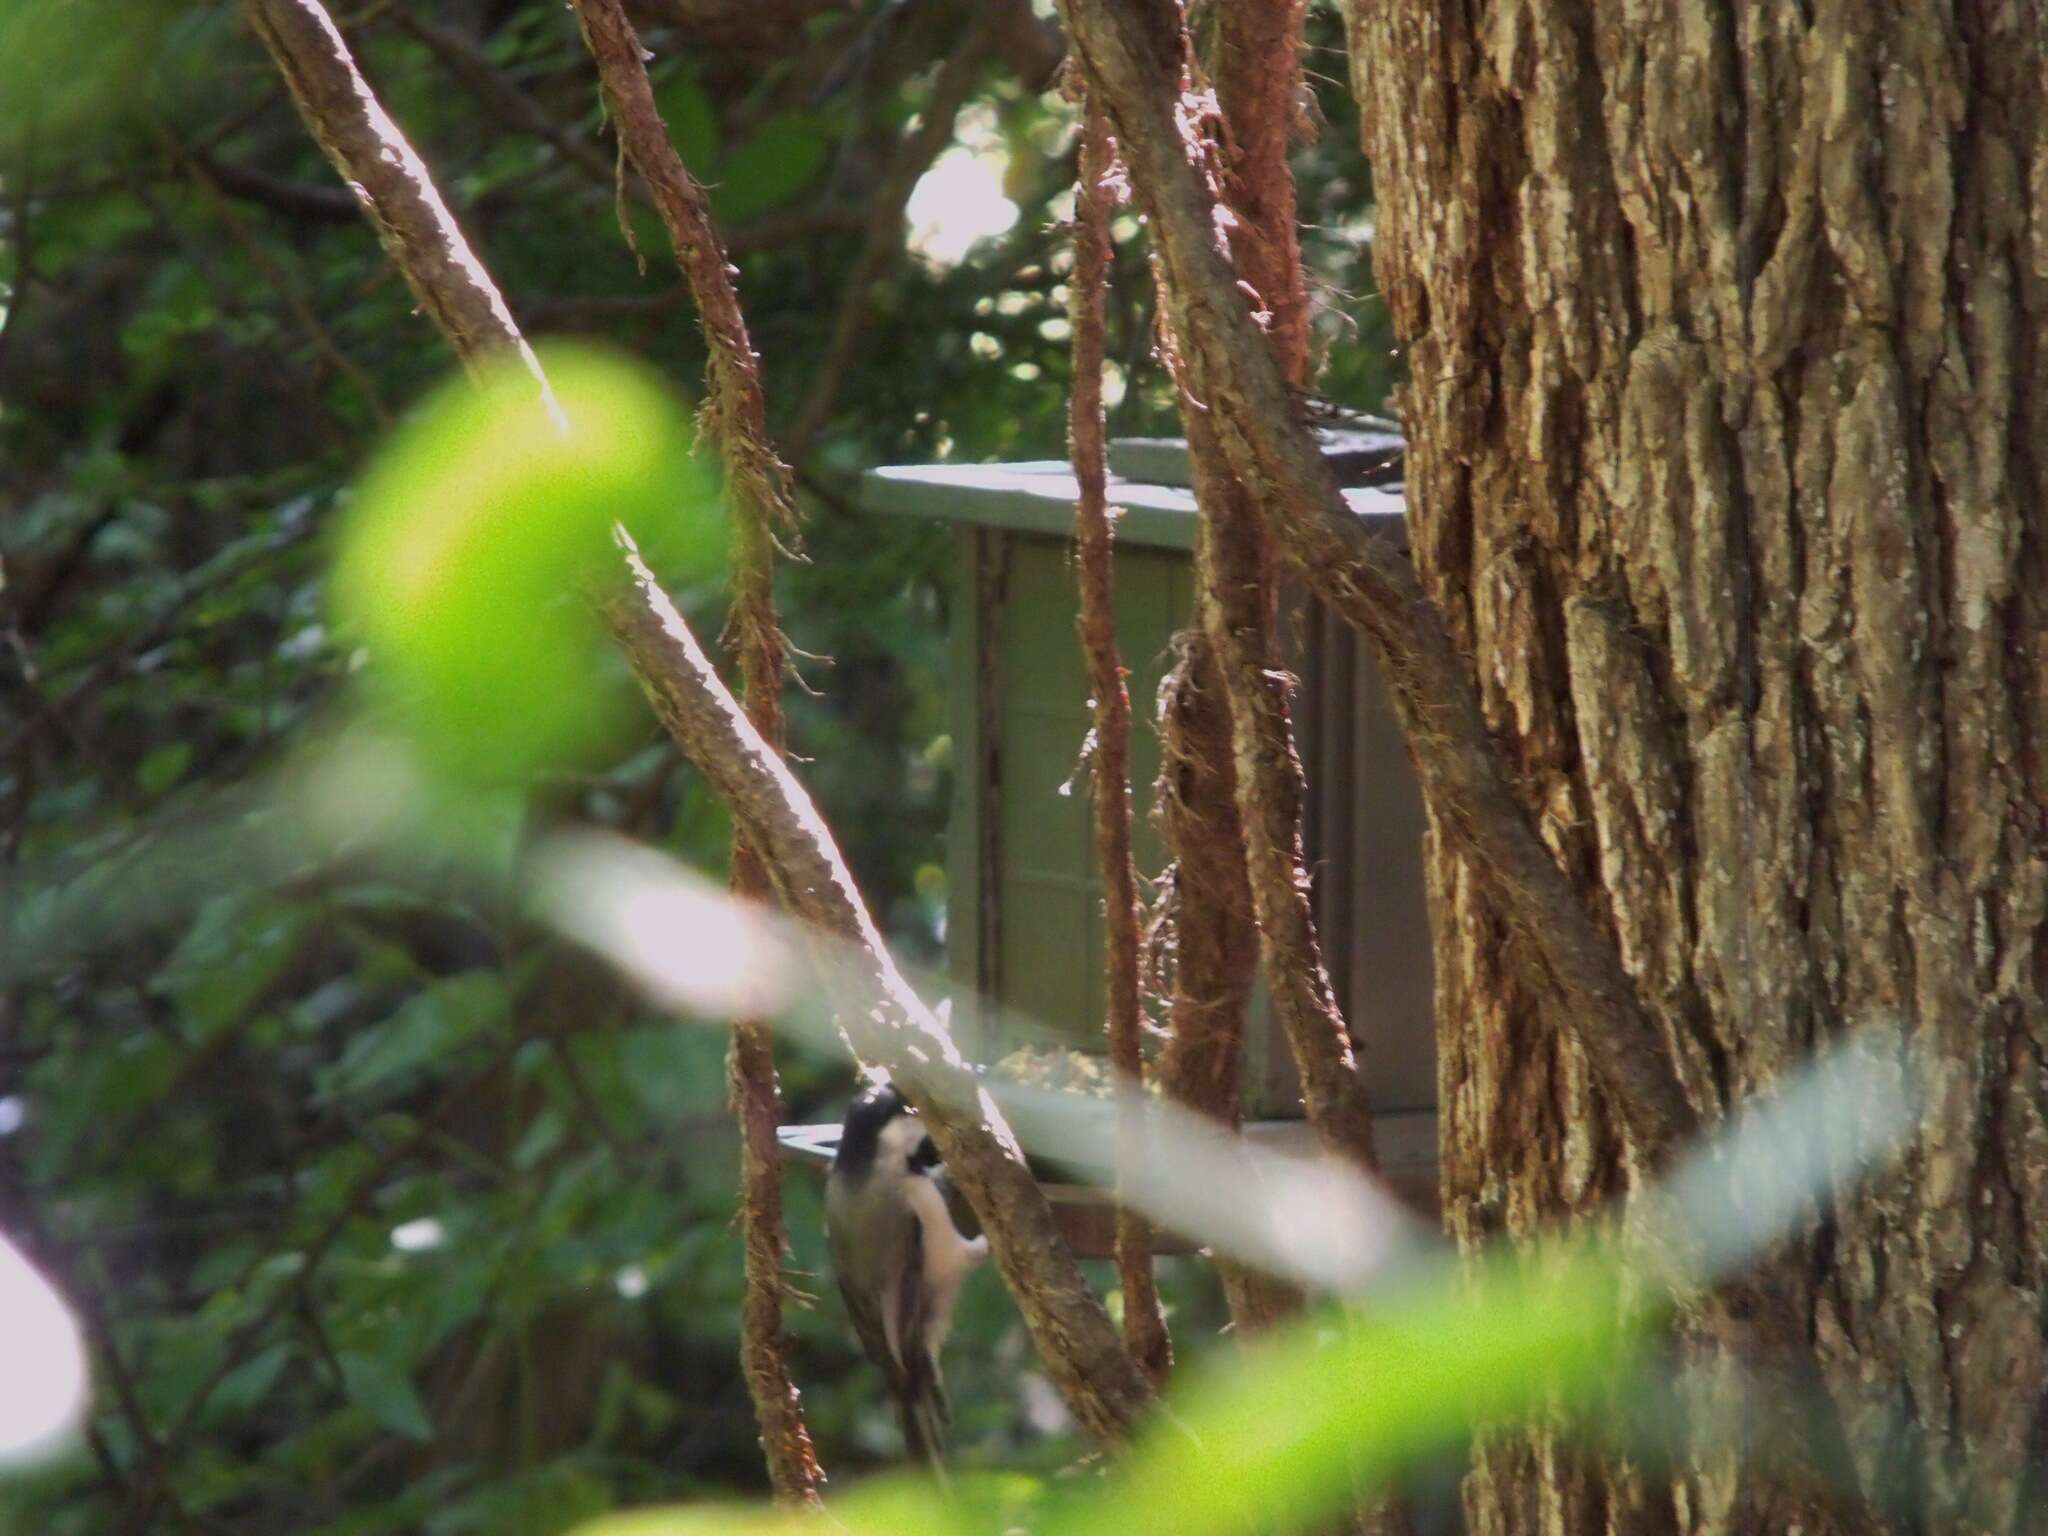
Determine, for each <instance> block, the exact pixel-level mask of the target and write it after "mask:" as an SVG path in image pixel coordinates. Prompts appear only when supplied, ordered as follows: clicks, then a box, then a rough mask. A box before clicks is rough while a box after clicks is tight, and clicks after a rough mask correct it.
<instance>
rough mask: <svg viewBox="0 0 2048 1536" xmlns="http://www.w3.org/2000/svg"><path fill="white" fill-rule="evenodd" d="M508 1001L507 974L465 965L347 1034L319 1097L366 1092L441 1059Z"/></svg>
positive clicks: (492, 1019) (501, 1011)
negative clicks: (469, 968)
mask: <svg viewBox="0 0 2048 1536" xmlns="http://www.w3.org/2000/svg"><path fill="white" fill-rule="evenodd" d="M507 1007H508V997H507V993H506V988H505V978H504V977H503V976H502V975H501V974H499V973H498V972H496V971H482V970H478V971H465V972H463V973H462V974H461V975H459V976H453V977H450V978H448V979H447V980H445V981H438V982H435V983H434V984H433V985H431V986H429V987H428V988H426V990H424V991H422V992H420V993H418V994H417V995H415V996H414V997H412V998H410V999H408V1000H407V1001H406V1003H405V1004H404V1005H403V1006H402V1007H400V1008H399V1010H398V1011H397V1012H396V1013H394V1014H392V1015H391V1017H390V1018H388V1019H386V1020H384V1021H383V1022H382V1023H381V1024H377V1025H373V1026H372V1027H370V1028H368V1029H366V1030H363V1031H362V1032H361V1033H359V1034H357V1035H356V1036H355V1037H354V1038H353V1039H351V1040H350V1041H349V1043H348V1046H347V1048H346V1049H345V1050H344V1051H343V1052H342V1055H341V1059H340V1060H339V1061H338V1062H336V1063H335V1064H334V1067H333V1068H332V1069H331V1070H330V1071H328V1072H326V1073H324V1074H323V1075H322V1078H321V1082H320V1092H319V1097H320V1098H321V1099H323V1100H324V1099H334V1098H340V1097H343V1096H345V1095H355V1094H363V1093H367V1092H368V1091H370V1090H371V1089H373V1088H377V1087H380V1086H382V1085H384V1084H386V1083H388V1082H391V1081H392V1080H393V1079H396V1078H399V1077H402V1076H404V1075H406V1074H408V1073H412V1072H416V1071H418V1070H420V1069H421V1068H423V1067H425V1066H427V1065H428V1064H429V1063H432V1062H437V1061H445V1060H446V1059H447V1058H448V1056H449V1054H450V1053H451V1052H453V1051H454V1050H455V1049H456V1048H457V1047H459V1046H460V1045H462V1044H463V1043H464V1042H465V1041H467V1040H469V1039H470V1038H471V1037H472V1036H474V1035H476V1034H477V1033H478V1032H479V1031H481V1030H482V1029H484V1028H485V1027H486V1026H487V1025H490V1024H493V1023H496V1022H498V1021H499V1020H502V1019H503V1018H504V1017H505V1014H506V1010H507Z"/></svg>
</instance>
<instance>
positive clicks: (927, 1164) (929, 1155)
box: [910, 1136, 939, 1168]
mask: <svg viewBox="0 0 2048 1536" xmlns="http://www.w3.org/2000/svg"><path fill="white" fill-rule="evenodd" d="M910 1166H911V1167H913V1168H936V1167H938V1166H939V1148H938V1143H937V1142H935V1141H933V1140H932V1139H931V1137H929V1136H926V1137H923V1138H921V1139H920V1140H919V1141H918V1144H917V1145H916V1146H915V1147H913V1148H912V1149H911V1153H910Z"/></svg>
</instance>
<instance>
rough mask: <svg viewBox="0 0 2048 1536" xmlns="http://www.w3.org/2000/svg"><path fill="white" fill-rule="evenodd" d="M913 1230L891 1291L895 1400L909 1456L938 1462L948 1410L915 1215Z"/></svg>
mask: <svg viewBox="0 0 2048 1536" xmlns="http://www.w3.org/2000/svg"><path fill="white" fill-rule="evenodd" d="M912 1230H913V1235H912V1237H911V1240H910V1242H909V1244H908V1246H907V1250H906V1251H907V1253H908V1255H909V1261H908V1262H907V1263H905V1265H904V1266H903V1274H902V1275H901V1277H900V1278H899V1280H898V1282H897V1287H896V1292H895V1298H896V1337H897V1338H899V1339H901V1340H902V1341H903V1388H902V1391H901V1392H900V1393H898V1395H897V1399H896V1406H897V1409H898V1411H899V1412H900V1413H901V1415H902V1418H903V1443H904V1445H905V1447H906V1448H907V1449H908V1451H909V1453H910V1459H911V1460H912V1461H915V1462H920V1463H923V1464H924V1465H927V1466H936V1465H938V1463H939V1458H940V1457H941V1456H942V1455H943V1454H944V1452H945V1449H946V1423H947V1421H948V1419H950V1418H951V1417H952V1414H951V1410H950V1408H949V1406H948V1404H947V1402H946V1389H945V1387H944V1386H942V1385H941V1384H940V1380H939V1362H938V1361H936V1360H934V1359H933V1358H932V1352H931V1347H930V1345H928V1344H927V1343H926V1342H925V1324H926V1322H927V1321H928V1310H929V1309H928V1302H929V1296H930V1293H929V1292H927V1291H926V1290H925V1284H924V1228H923V1226H922V1224H920V1223H917V1222H915V1221H913V1222H912Z"/></svg>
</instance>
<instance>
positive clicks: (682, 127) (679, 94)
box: [654, 68, 718, 181]
mask: <svg viewBox="0 0 2048 1536" xmlns="http://www.w3.org/2000/svg"><path fill="white" fill-rule="evenodd" d="M654 104H655V106H656V107H657V108H659V109H660V111H661V120H662V121H663V122H664V123H666V124H667V125H668V136H669V138H670V139H671V140H673V141H674V143H675V146H676V153H677V154H678V155H680V156H682V160H683V164H684V165H686V166H688V167H689V169H690V174H691V175H693V176H695V177H696V178H697V179H698V180H700V181H701V180H703V179H704V177H705V175H706V173H707V172H708V171H709V170H710V168H711V166H712V165H713V164H714V163H715V162H716V161H717V159H718V116H717V113H716V112H715V111H714V110H713V108H712V105H711V97H710V95H709V94H708V93H707V92H706V91H705V89H704V83H703V81H701V80H700V79H698V77H697V72H696V71H695V70H694V69H687V68H686V69H684V70H682V71H681V72H679V73H677V74H675V75H672V76H670V77H669V78H668V79H667V80H664V81H662V82H661V84H659V85H658V86H656V87H655V89H654Z"/></svg>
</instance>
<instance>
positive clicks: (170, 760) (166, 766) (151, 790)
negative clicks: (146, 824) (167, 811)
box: [135, 741, 192, 795]
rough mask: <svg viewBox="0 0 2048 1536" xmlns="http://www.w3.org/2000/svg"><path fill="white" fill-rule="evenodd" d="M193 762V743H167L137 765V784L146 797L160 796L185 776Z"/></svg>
mask: <svg viewBox="0 0 2048 1536" xmlns="http://www.w3.org/2000/svg"><path fill="white" fill-rule="evenodd" d="M191 761H192V743H191V742H189V741H172V742H166V743H165V744H164V745H163V746H161V747H158V748H157V749H156V750H155V751H154V752H152V753H150V754H149V755H148V756H147V757H145V758H143V760H142V761H141V762H140V763H138V764H137V765H136V768H135V782H136V783H137V784H138V785H139V786H141V789H142V792H143V793H144V794H145V795H160V794H162V793H163V792H164V791H165V790H167V789H169V788H170V787H171V786H172V785H173V784H175V783H177V782H178V780H180V779H182V778H183V777H184V776H185V769H186V768H187V766H189V765H190V763H191Z"/></svg>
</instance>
